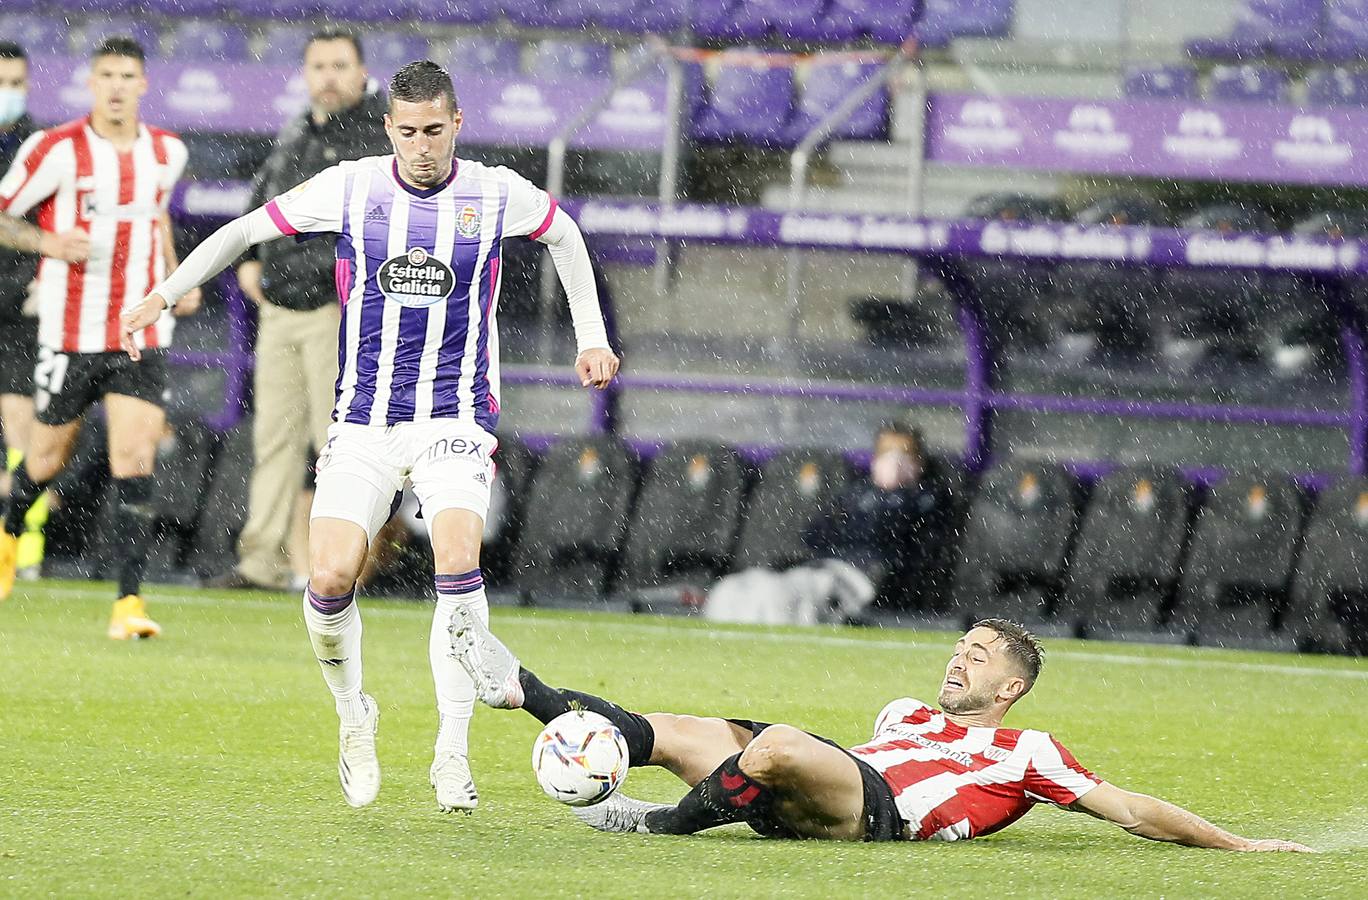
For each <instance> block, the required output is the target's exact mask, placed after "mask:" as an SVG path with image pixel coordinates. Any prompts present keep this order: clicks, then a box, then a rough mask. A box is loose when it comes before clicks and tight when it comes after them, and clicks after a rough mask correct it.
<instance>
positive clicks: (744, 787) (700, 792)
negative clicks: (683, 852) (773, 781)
mask: <svg viewBox="0 0 1368 900" xmlns="http://www.w3.org/2000/svg"><path fill="white" fill-rule="evenodd" d="M773 806H774V792H773V791H771V790H770V789H769V788H767V787H765V786H764V785H763V784H761V783H760V782H758V781H756V780H755V779H753V778H751V777H750V776H749V775H747V774H746V773H745V772H742V771H741V754H740V753H738V754H736V755H735V756H729V757H727V759H725V760H723V762H722V765H720V766H718V767H717V769H716V770H715V771H714V772H713V773H712V774H711V775H709V776H708V777H707V778H704V779H703V780H702V781H700V782H699V783H698V784H696V785H694V789H693V790H691V791H689V793H687V794H685V795H684V799H683V800H680V801H679V803H678V804H677V805H675V806H673V807H671V808H670V809H659V810H655V811H653V812H649V813H647V814H646V828H647V829H648V830H649V831H650V832H651V833H652V834H693V833H694V832H697V831H702V830H703V829H705V828H716V827H717V826H718V825H730V824H732V823H734V822H755V823H757V824H759V823H764V822H768V821H769V814H770V810H771V808H772V807H773ZM762 833H763V832H762Z"/></svg>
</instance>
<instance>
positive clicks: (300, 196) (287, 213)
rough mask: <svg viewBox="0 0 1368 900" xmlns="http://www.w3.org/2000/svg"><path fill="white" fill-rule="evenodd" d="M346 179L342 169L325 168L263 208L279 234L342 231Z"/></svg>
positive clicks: (269, 201)
mask: <svg viewBox="0 0 1368 900" xmlns="http://www.w3.org/2000/svg"><path fill="white" fill-rule="evenodd" d="M346 177H347V176H346V172H345V171H344V170H343V168H342V167H341V166H333V167H332V168H329V169H324V170H323V171H322V172H319V173H318V174H317V175H315V176H314V177H312V178H310V179H309V180H308V181H305V182H304V183H303V184H298V185H295V186H294V187H292V188H290V189H289V190H288V191H286V192H285V193H283V194H281V195H280V196H279V197H276V198H275V199H274V200H268V201H267V202H266V205H265V207H264V208H265V210H266V212H267V214H268V215H270V217H271V221H272V222H274V223H275V224H276V227H277V228H279V229H280V233H281V234H285V235H291V234H316V233H317V234H326V233H328V232H338V231H341V230H342V203H343V196H344V194H345V192H346V186H347V185H346Z"/></svg>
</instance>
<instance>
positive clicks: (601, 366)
mask: <svg viewBox="0 0 1368 900" xmlns="http://www.w3.org/2000/svg"><path fill="white" fill-rule="evenodd" d="M537 240H540V241H541V242H542V243H544V244H546V248H547V249H548V250H549V251H551V261H552V262H553V263H554V264H555V266H556V274H557V275H558V276H559V277H560V281H561V285H562V286H564V288H565V296H566V298H567V299H568V300H569V301H570V320H571V321H572V322H573V323H574V326H575V342H576V344H578V346H579V353H578V354H577V355H576V357H575V372H576V374H578V375H579V379H580V384H582V385H584V386H585V387H596V388H598V389H599V390H603V389H604V388H606V387H608V384H609V383H610V382H611V381H612V380H613V377H614V376H615V375H617V372H618V367H619V366H620V365H621V361H620V360H619V359H618V357H617V354H616V353H614V352H613V351H612V350H611V349H609V347H608V333H607V330H606V329H605V328H604V325H603V310H602V308H601V307H600V306H599V297H598V287H597V286H596V285H595V284H594V267H593V263H591V262H590V260H589V248H588V247H587V246H586V245H585V243H584V235H583V234H581V233H580V230H579V226H578V225H576V224H575V220H574V219H572V218H570V214H569V213H567V212H566V211H565V210H563V209H553V210H552V213H551V220H550V222H549V224H548V226H547V227H546V229H545V231H544V232H543V233H541V234H540V235H538V237H537Z"/></svg>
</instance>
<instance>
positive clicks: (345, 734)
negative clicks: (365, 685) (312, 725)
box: [337, 694, 380, 808]
mask: <svg viewBox="0 0 1368 900" xmlns="http://www.w3.org/2000/svg"><path fill="white" fill-rule="evenodd" d="M361 702H362V704H363V705H364V706H365V707H366V716H365V718H363V719H362V720H361V721H360V722H359V723H357V724H356V725H347V724H346V723H343V724H342V725H341V726H340V727H339V728H338V732H337V743H338V748H339V751H338V754H337V777H338V779H339V780H340V781H341V782H342V797H343V798H344V799H345V800H346V801H347V803H348V804H349V805H350V806H355V807H358V808H359V807H362V806H368V805H370V804H371V803H373V802H375V797H376V795H377V794H379V793H380V759H379V757H377V756H376V755H375V732H376V731H377V730H378V729H379V727H380V707H379V705H378V704H376V702H375V698H374V697H372V696H371V695H370V694H362V695H361Z"/></svg>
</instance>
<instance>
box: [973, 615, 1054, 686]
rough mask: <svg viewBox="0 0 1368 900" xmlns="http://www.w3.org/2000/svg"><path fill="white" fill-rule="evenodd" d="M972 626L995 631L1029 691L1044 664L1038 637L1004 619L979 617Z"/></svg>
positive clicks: (1042, 647) (1043, 652) (1043, 653)
mask: <svg viewBox="0 0 1368 900" xmlns="http://www.w3.org/2000/svg"><path fill="white" fill-rule="evenodd" d="M974 627H975V628H990V629H992V630H993V631H995V632H997V635H998V637H1000V638H1002V642H1003V646H1004V647H1005V648H1006V649H1007V655H1008V656H1010V657H1011V658H1012V659H1013V660H1014V661H1015V662H1016V664H1017V668H1019V669H1020V670H1021V676H1022V677H1023V678H1025V679H1026V690H1028V691H1029V690H1030V689H1031V685H1033V684H1035V681H1036V678H1038V677H1039V676H1040V669H1041V667H1042V666H1044V665H1045V647H1044V646H1043V645H1042V644H1041V643H1040V638H1038V637H1036V636H1035V635H1033V634H1031V633H1030V632H1029V631H1027V630H1026V629H1025V628H1023V627H1022V626H1020V625H1018V624H1017V623H1015V622H1009V621H1007V620H1006V619H980V620H979V621H977V622H975V623H974Z"/></svg>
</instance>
